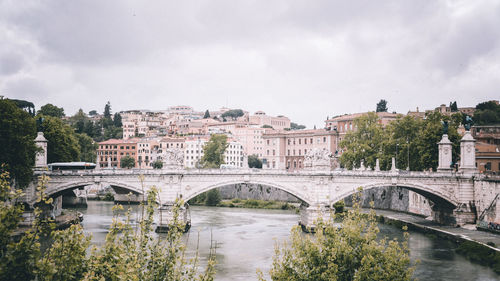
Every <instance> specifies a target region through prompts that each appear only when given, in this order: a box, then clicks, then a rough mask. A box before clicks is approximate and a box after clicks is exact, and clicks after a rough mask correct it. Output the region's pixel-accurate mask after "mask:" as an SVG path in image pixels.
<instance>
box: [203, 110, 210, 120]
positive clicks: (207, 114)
mask: <svg viewBox="0 0 500 281" xmlns="http://www.w3.org/2000/svg"><path fill="white" fill-rule="evenodd" d="M207 118H210V112H208V109H207V110H206V111H205V115H203V119H207Z"/></svg>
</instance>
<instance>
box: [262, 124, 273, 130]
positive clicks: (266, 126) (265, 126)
mask: <svg viewBox="0 0 500 281" xmlns="http://www.w3.org/2000/svg"><path fill="white" fill-rule="evenodd" d="M261 128H264V129H274V128H273V126H271V125H267V124H265V125H262V127H261Z"/></svg>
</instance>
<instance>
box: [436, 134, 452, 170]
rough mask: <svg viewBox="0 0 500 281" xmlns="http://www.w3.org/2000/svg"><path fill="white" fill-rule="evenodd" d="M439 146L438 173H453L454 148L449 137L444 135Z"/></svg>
mask: <svg viewBox="0 0 500 281" xmlns="http://www.w3.org/2000/svg"><path fill="white" fill-rule="evenodd" d="M438 146H439V160H438V168H437V170H438V171H441V172H448V171H451V167H450V165H451V163H452V158H451V155H452V148H451V141H450V140H449V139H448V135H447V134H444V135H443V138H442V139H441V141H440V142H438Z"/></svg>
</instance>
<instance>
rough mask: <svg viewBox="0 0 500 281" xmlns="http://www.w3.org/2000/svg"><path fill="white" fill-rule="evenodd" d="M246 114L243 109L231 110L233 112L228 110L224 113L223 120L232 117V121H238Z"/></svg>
mask: <svg viewBox="0 0 500 281" xmlns="http://www.w3.org/2000/svg"><path fill="white" fill-rule="evenodd" d="M244 114H245V113H243V110H241V109H231V110H228V111H226V112H224V113H222V115H221V117H222V118H227V117H230V118H232V119H236V118H238V117H240V116H243V115H244Z"/></svg>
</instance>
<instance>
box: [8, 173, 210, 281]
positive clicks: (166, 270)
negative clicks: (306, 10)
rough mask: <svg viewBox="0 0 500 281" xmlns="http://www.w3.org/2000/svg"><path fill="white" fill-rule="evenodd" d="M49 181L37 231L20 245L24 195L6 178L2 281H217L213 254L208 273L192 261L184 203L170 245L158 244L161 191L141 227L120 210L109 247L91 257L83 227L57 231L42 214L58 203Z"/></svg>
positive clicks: (150, 197) (153, 195)
mask: <svg viewBox="0 0 500 281" xmlns="http://www.w3.org/2000/svg"><path fill="white" fill-rule="evenodd" d="M47 181H48V178H47V177H42V178H40V181H39V182H40V184H39V186H38V188H37V195H38V200H37V202H38V204H37V206H38V207H37V208H35V222H34V225H33V227H32V228H31V229H30V230H28V231H27V232H26V233H25V234H24V235H23V236H22V238H21V239H20V241H19V242H15V241H13V239H12V237H11V234H12V231H13V230H14V229H16V227H17V224H18V222H19V220H20V218H21V214H22V207H20V206H21V205H17V204H15V202H16V200H17V198H19V196H21V191H19V190H12V189H10V185H9V182H8V174H7V173H3V172H2V174H1V175H0V196H2V198H0V199H2V200H1V201H0V204H1V205H0V206H1V207H2V208H0V218H1V219H2V220H1V223H0V239H1V243H2V244H1V245H0V247H1V249H0V250H1V251H0V280H61V281H63V280H64V281H66V280H213V278H214V276H215V255H214V253H210V256H209V258H208V265H207V267H206V268H205V270H204V271H199V270H198V264H199V258H198V255H197V253H196V254H195V256H194V257H193V258H192V259H190V260H187V259H186V246H185V245H184V244H183V243H182V239H181V237H182V231H181V228H182V227H181V224H180V223H179V220H178V217H179V216H178V213H179V208H180V206H182V204H183V202H181V201H178V202H176V204H175V206H174V210H173V213H174V221H173V222H172V224H171V225H170V227H169V231H168V233H167V235H166V237H165V238H164V239H163V238H154V234H153V233H152V227H153V214H154V211H155V209H157V207H158V205H157V203H156V201H157V197H158V191H157V189H156V188H155V187H152V188H151V190H150V191H148V193H147V204H146V205H142V208H141V210H142V213H141V215H140V219H139V220H138V224H137V227H133V226H132V223H131V219H130V211H128V212H127V215H126V217H125V220H123V219H121V217H120V216H119V211H120V210H123V207H121V206H120V205H117V206H115V208H114V210H115V217H114V219H113V223H112V225H111V228H110V230H109V233H108V234H107V236H106V240H105V243H104V245H103V246H102V247H101V248H96V247H93V249H92V250H91V251H90V252H89V251H88V248H89V245H90V237H89V236H85V235H84V232H83V229H82V227H81V226H80V225H73V226H71V227H70V228H68V229H66V230H53V228H54V225H53V223H52V221H51V220H50V219H47V218H46V217H45V216H44V213H43V212H42V211H41V210H42V208H41V207H42V206H48V205H50V204H51V203H52V199H51V198H48V197H47V196H46V195H45V194H44V189H45V187H44V186H45V184H46V183H47ZM47 235H50V236H51V238H52V243H51V244H50V245H48V247H47V249H46V250H45V251H42V250H41V243H40V239H41V238H43V237H46V236H47Z"/></svg>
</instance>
